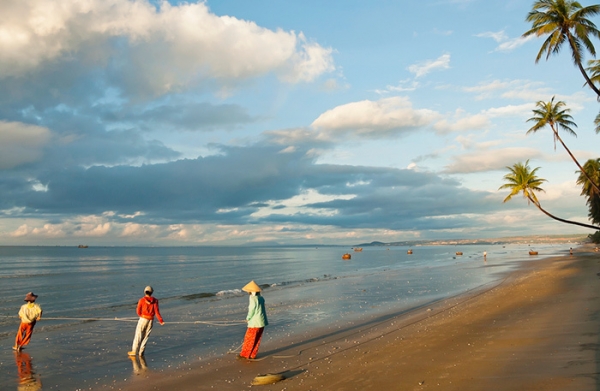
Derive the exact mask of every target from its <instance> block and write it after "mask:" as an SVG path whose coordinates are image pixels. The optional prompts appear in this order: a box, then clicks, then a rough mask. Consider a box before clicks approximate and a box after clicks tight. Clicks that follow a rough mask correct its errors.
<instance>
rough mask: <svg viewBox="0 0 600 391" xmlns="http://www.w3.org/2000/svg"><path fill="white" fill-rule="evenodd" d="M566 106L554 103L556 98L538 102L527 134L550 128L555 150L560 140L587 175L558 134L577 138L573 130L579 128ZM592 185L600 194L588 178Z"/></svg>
mask: <svg viewBox="0 0 600 391" xmlns="http://www.w3.org/2000/svg"><path fill="white" fill-rule="evenodd" d="M565 106H566V104H565V102H563V101H558V102H556V103H554V97H552V99H551V100H550V102H544V101H541V100H540V101H538V102H537V103H536V109H535V110H533V114H534V116H533V117H531V118H529V119H528V120H527V122H534V125H533V126H532V127H531V128H530V129H529V130H528V131H527V134H530V133H536V132H537V131H538V130H540V129H543V128H544V127H546V125H547V126H550V129H552V133H553V135H554V149H555V150H556V140H558V141H559V142H560V143H561V145H562V146H563V148H564V149H565V150H566V151H567V153H568V154H569V156H571V159H573V161H574V162H575V164H576V165H577V167H579V170H580V171H581V172H583V173H584V174H585V173H586V172H585V170H584V169H583V167H581V164H579V162H578V161H577V159H576V158H575V156H573V154H572V153H571V150H570V149H569V148H567V145H566V144H565V143H564V141H563V140H562V138H561V137H560V135H559V134H558V130H559V129H561V130H563V131H565V132H567V133H568V134H572V135H573V136H575V137H577V133H575V131H574V130H573V129H572V128H574V127H577V124H575V122H573V117H571V115H570V114H569V112H570V111H571V110H570V109H568V108H566V107H565ZM588 179H589V181H590V184H591V185H592V186H594V187H595V189H596V190H597V191H598V192H599V193H600V187H599V185H598V183H597V182H595V181H593V180H592V179H591V178H588Z"/></svg>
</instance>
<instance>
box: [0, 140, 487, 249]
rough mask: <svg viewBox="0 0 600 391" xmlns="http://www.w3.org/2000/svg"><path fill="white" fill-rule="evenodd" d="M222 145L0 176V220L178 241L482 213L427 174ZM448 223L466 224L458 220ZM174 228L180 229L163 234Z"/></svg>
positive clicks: (455, 187)
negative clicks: (262, 229) (174, 156)
mask: <svg viewBox="0 0 600 391" xmlns="http://www.w3.org/2000/svg"><path fill="white" fill-rule="evenodd" d="M220 148H221V151H220V153H219V154H217V155H214V156H209V157H205V158H198V159H184V160H178V161H174V162H168V163H162V164H153V165H142V166H139V167H132V166H114V167H101V166H97V167H90V168H87V169H86V168H74V167H72V168H65V169H63V170H49V171H46V172H41V173H38V175H37V177H36V178H35V180H36V181H38V182H39V183H41V184H43V185H44V186H46V191H35V190H34V189H33V188H32V186H31V183H30V182H28V181H26V180H25V179H21V180H20V181H14V180H12V181H11V182H9V179H8V178H6V177H2V176H0V190H1V191H2V192H3V197H2V199H0V215H4V216H6V217H10V218H13V219H14V218H18V217H21V218H26V217H28V216H30V215H32V214H35V215H36V216H37V217H38V218H44V217H45V218H46V219H48V220H52V221H54V222H52V223H50V222H46V223H44V224H49V225H48V226H47V227H46V228H44V224H42V225H40V226H36V227H35V229H36V230H33V228H31V227H32V226H29V227H30V228H28V229H25V228H19V229H18V230H16V231H15V234H17V233H16V232H17V231H18V232H20V233H22V234H25V233H28V234H40V235H41V234H42V231H44V232H47V234H48V235H49V234H50V233H51V232H62V233H64V234H65V235H67V234H68V233H71V234H72V235H77V236H81V237H99V236H107V237H108V236H110V237H112V236H115V235H116V236H120V237H126V236H136V235H137V236H139V235H143V234H144V233H149V234H150V233H152V234H158V233H157V232H158V231H160V232H162V233H163V234H165V235H167V236H169V235H171V237H180V236H184V237H186V235H191V232H192V231H190V230H191V228H190V227H191V226H195V225H199V224H201V225H202V226H204V225H206V224H209V225H210V224H227V225H244V224H250V225H259V226H260V225H265V224H267V225H269V224H288V223H289V224H292V223H293V224H302V225H312V226H329V227H331V226H337V227H340V228H343V229H352V228H356V229H358V228H361V229H362V228H372V229H421V228H423V229H424V228H425V227H428V228H429V229H434V230H435V229H441V228H442V227H443V226H445V227H446V228H447V224H448V223H442V222H440V221H435V222H432V221H431V218H433V217H435V216H439V215H441V214H443V215H445V216H446V215H449V216H453V215H459V214H460V215H462V214H464V213H467V212H468V213H477V211H484V210H487V209H488V208H489V205H487V203H488V201H486V200H485V197H482V193H481V192H478V191H471V190H468V189H465V188H463V187H461V186H460V183H459V182H457V181H454V180H449V179H444V178H440V177H439V176H437V175H435V174H432V173H427V172H417V171H415V170H408V169H394V168H373V167H361V166H342V165H334V164H316V162H315V159H314V158H310V157H309V154H308V151H309V148H308V146H301V147H296V148H295V149H289V150H287V151H286V153H280V152H281V147H280V146H279V145H277V144H272V145H267V146H264V145H263V146H261V145H258V144H257V145H251V146H247V147H230V146H221V147H220ZM240 167H252V169H251V170H240ZM434 200H435V202H434ZM457 200H460V201H457ZM492 209H493V207H492ZM85 216H89V217H87V218H86V217H85ZM57 220H61V221H57ZM448 221H451V223H449V224H450V226H466V225H467V223H468V221H467V219H466V218H464V217H456V216H455V219H452V218H451V219H449V220H448ZM178 224H182V225H183V226H182V227H183V228H173V230H172V232H171V231H169V232H168V233H165V232H166V231H165V230H166V227H167V226H173V225H178ZM153 226H157V227H158V228H152V227H153ZM200 229H201V228H194V230H200ZM56 234H57V235H59V233H56ZM173 235H174V236H173ZM181 240H184V239H181Z"/></svg>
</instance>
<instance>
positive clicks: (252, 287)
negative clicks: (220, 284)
mask: <svg viewBox="0 0 600 391" xmlns="http://www.w3.org/2000/svg"><path fill="white" fill-rule="evenodd" d="M242 290H243V291H244V292H260V291H261V290H262V289H260V287H259V286H258V285H257V284H256V282H254V281H250V282H249V283H247V284H246V285H245V286H244V287H243V288H242Z"/></svg>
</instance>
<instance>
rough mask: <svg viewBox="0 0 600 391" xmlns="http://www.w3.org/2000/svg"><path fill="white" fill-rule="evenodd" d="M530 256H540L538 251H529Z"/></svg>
mask: <svg viewBox="0 0 600 391" xmlns="http://www.w3.org/2000/svg"><path fill="white" fill-rule="evenodd" d="M529 255H538V252H537V251H533V250H529Z"/></svg>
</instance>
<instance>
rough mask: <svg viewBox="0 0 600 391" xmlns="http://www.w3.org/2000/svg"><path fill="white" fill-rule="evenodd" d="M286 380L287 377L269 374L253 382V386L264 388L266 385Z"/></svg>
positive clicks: (258, 377) (256, 378)
mask: <svg viewBox="0 0 600 391" xmlns="http://www.w3.org/2000/svg"><path fill="white" fill-rule="evenodd" d="M283 379H285V376H283V375H281V374H279V373H267V374H266V375H258V376H256V377H255V378H254V380H252V385H253V386H262V385H265V384H273V383H277V382H278V381H282V380H283Z"/></svg>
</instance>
